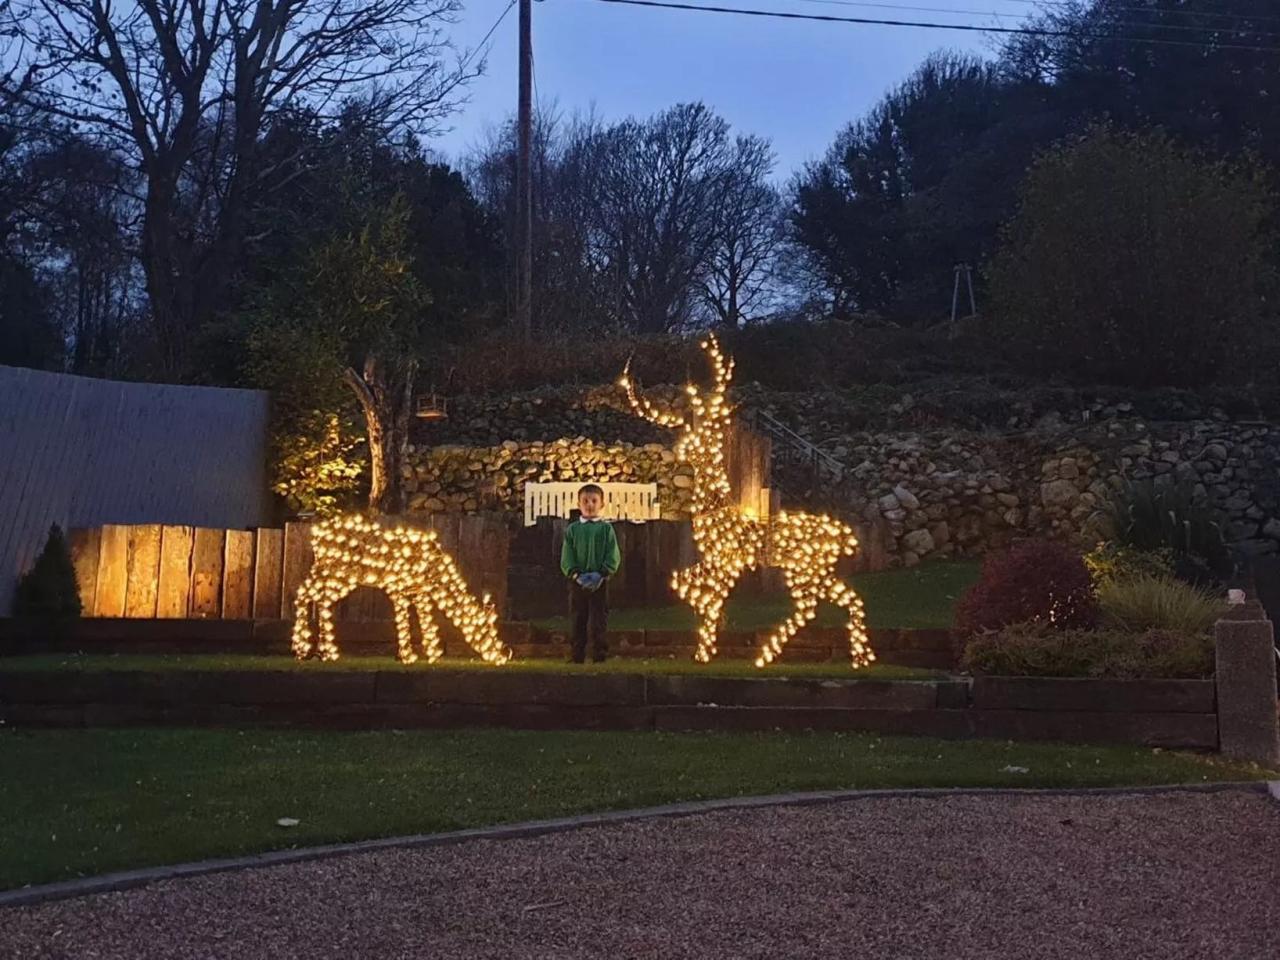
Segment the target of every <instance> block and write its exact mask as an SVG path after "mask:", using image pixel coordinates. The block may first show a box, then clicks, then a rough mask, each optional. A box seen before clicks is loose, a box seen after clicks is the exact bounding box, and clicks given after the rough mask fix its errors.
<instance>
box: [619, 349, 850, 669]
mask: <svg viewBox="0 0 1280 960" xmlns="http://www.w3.org/2000/svg"><path fill="white" fill-rule="evenodd" d="M702 348H703V350H704V351H706V353H707V355H708V356H709V358H710V359H711V366H712V371H713V374H714V378H715V382H714V385H713V387H712V390H711V392H710V393H709V394H708V395H706V396H704V395H703V393H702V392H701V391H700V390H699V389H698V388H697V387H695V386H693V385H690V386H688V387H686V388H685V389H686V391H687V393H688V395H689V407H690V412H691V414H692V419H691V420H686V418H685V417H683V416H681V415H680V414H677V413H672V412H670V411H664V410H660V409H658V408H657V407H655V406H654V405H653V404H652V403H650V402H649V401H648V400H647V399H645V398H644V397H641V396H639V394H637V393H636V389H635V382H634V380H633V379H632V377H631V371H630V365H628V367H627V369H625V370H624V371H623V374H622V378H621V380H620V381H619V383H620V384H621V385H622V388H623V389H624V390H625V391H626V394H627V401H628V402H629V403H630V405H631V409H632V410H633V411H634V412H635V413H636V414H637V415H638V416H640V417H643V418H644V419H646V420H648V421H650V422H651V423H656V424H658V425H659V426H663V427H668V428H673V429H675V428H679V429H681V430H682V433H681V436H680V439H679V440H678V441H677V442H676V447H675V453H676V459H677V460H679V461H680V462H681V463H687V464H689V465H690V466H691V467H692V468H693V503H692V513H693V539H694V543H695V544H696V545H697V547H698V553H699V554H700V556H701V559H700V560H699V561H698V562H697V563H696V564H694V565H693V566H692V567H689V568H688V569H685V570H679V571H677V572H676V573H675V574H674V575H673V577H672V579H671V586H672V588H673V589H674V590H675V591H676V593H677V594H679V596H680V598H681V599H682V600H685V601H686V602H688V603H689V605H690V606H692V607H693V609H694V612H695V613H696V614H697V615H698V649H697V652H696V653H695V657H696V659H698V660H699V661H701V662H703V663H706V662H707V661H709V660H711V658H712V657H714V656H715V655H716V638H717V636H718V635H719V632H720V628H721V626H722V624H723V620H724V604H725V600H726V599H727V598H728V596H729V593H730V591H731V590H732V589H733V587H734V584H735V583H737V581H738V578H739V577H740V576H741V575H742V572H743V570H745V569H755V568H756V567H758V566H770V567H778V568H780V569H781V570H782V573H783V578H784V580H785V581H786V584H787V590H788V591H789V592H790V594H791V599H792V602H793V603H794V604H795V610H794V612H793V613H792V615H791V616H790V617H788V618H787V619H786V620H784V621H783V622H782V623H781V624H779V625H778V627H777V628H775V629H774V630H773V632H772V633H771V634H770V635H769V636H768V638H767V639H766V640H765V642H764V644H763V645H762V646H761V648H760V651H759V654H758V656H757V657H756V661H755V663H756V666H757V667H763V666H766V665H767V664H769V663H772V662H773V661H774V660H775V659H777V657H778V656H779V654H781V653H782V648H783V647H784V646H785V645H786V643H787V641H788V640H790V639H791V638H792V637H793V636H795V634H796V633H797V632H798V631H799V630H800V629H801V628H802V627H803V626H804V625H805V624H807V623H809V622H810V621H812V620H813V619H814V617H816V616H817V612H818V604H819V603H820V602H821V601H823V600H827V601H830V602H831V603H834V604H836V605H837V606H840V607H843V608H844V609H845V610H847V611H848V612H849V621H848V634H849V653H850V657H851V659H852V662H853V666H854V667H855V668H857V667H863V666H866V665H867V664H869V663H871V661H873V660H874V659H875V654H874V653H873V652H872V650H871V646H870V643H869V642H868V640H867V632H866V627H865V623H864V617H863V609H862V601H861V599H859V597H858V595H857V594H856V593H855V592H854V591H853V589H852V588H851V587H849V586H848V585H846V584H844V583H842V582H841V581H840V580H839V579H837V578H836V576H835V568H836V564H837V563H838V562H839V560H840V557H841V556H844V555H852V554H853V553H854V551H855V550H856V549H857V546H858V541H857V538H856V537H855V536H854V533H853V530H852V529H851V528H850V527H848V526H847V525H846V524H844V523H842V522H840V521H839V520H836V519H833V518H831V517H828V516H813V515H812V514H807V513H785V512H784V513H779V514H778V515H777V516H776V517H772V518H768V519H762V518H760V517H756V516H753V515H751V514H749V513H748V512H746V511H744V510H742V509H739V507H738V506H736V505H735V504H734V503H733V502H732V501H731V499H730V493H731V491H730V486H729V474H728V470H727V468H726V461H725V448H726V446H727V443H728V439H729V435H730V431H731V429H732V426H733V409H732V407H731V406H730V404H729V402H728V397H727V394H728V389H729V384H730V382H731V381H732V379H733V360H732V359H731V358H726V357H725V355H724V353H723V352H722V351H721V349H720V344H719V342H718V341H717V340H716V338H715V337H714V336H712V337H708V338H707V339H706V340H705V341H703V343H702Z"/></svg>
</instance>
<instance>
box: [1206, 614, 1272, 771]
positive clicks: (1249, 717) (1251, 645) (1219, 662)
mask: <svg viewBox="0 0 1280 960" xmlns="http://www.w3.org/2000/svg"><path fill="white" fill-rule="evenodd" d="M1248 614H1252V615H1251V616H1249V619H1237V617H1238V616H1241V615H1248ZM1214 639H1215V641H1216V657H1215V659H1216V671H1215V677H1216V681H1217V688H1218V746H1219V749H1220V750H1221V751H1222V754H1223V755H1224V756H1226V757H1230V758H1231V759H1233V760H1248V761H1252V762H1253V763H1258V764H1262V765H1263V766H1265V767H1272V768H1277V767H1280V723H1278V722H1277V716H1276V654H1275V639H1274V635H1273V633H1272V629H1271V621H1270V620H1266V619H1264V618H1263V616H1262V615H1261V614H1260V613H1257V612H1254V611H1253V610H1250V609H1248V607H1246V608H1244V609H1241V608H1236V609H1235V610H1231V611H1229V612H1228V613H1227V614H1226V616H1225V617H1224V619H1222V620H1219V621H1218V622H1217V624H1216V625H1215V626H1214Z"/></svg>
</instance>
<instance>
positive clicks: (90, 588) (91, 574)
mask: <svg viewBox="0 0 1280 960" xmlns="http://www.w3.org/2000/svg"><path fill="white" fill-rule="evenodd" d="M67 547H68V549H69V550H70V551H71V565H72V566H73V567H75V570H76V586H77V587H78V588H79V590H80V612H81V614H83V615H84V616H86V617H91V616H93V595H94V594H95V593H96V592H97V590H98V553H99V551H100V550H101V549H102V530H101V529H99V528H98V527H81V528H79V529H76V530H72V531H71V532H70V533H68V534H67Z"/></svg>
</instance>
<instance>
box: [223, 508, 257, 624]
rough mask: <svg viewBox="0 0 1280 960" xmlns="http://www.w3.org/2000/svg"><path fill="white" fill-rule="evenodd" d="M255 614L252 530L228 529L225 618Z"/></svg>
mask: <svg viewBox="0 0 1280 960" xmlns="http://www.w3.org/2000/svg"><path fill="white" fill-rule="evenodd" d="M252 614H253V531H252V530H228V531H227V546H226V554H225V557H224V560H223V569H222V619H223V620H248V619H249V618H250V617H251V616H252Z"/></svg>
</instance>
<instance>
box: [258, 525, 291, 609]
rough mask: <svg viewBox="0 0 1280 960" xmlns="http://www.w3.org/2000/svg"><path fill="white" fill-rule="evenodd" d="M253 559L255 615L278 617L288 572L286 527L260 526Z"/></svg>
mask: <svg viewBox="0 0 1280 960" xmlns="http://www.w3.org/2000/svg"><path fill="white" fill-rule="evenodd" d="M257 541H258V543H257V548H258V549H257V555H256V556H255V557H254V561H253V617H254V619H255V620H275V619H277V618H279V617H280V615H281V612H282V609H283V608H282V605H281V594H280V585H281V577H282V576H283V574H284V531H283V530H271V529H268V528H266V527H259V528H258V536H257Z"/></svg>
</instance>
